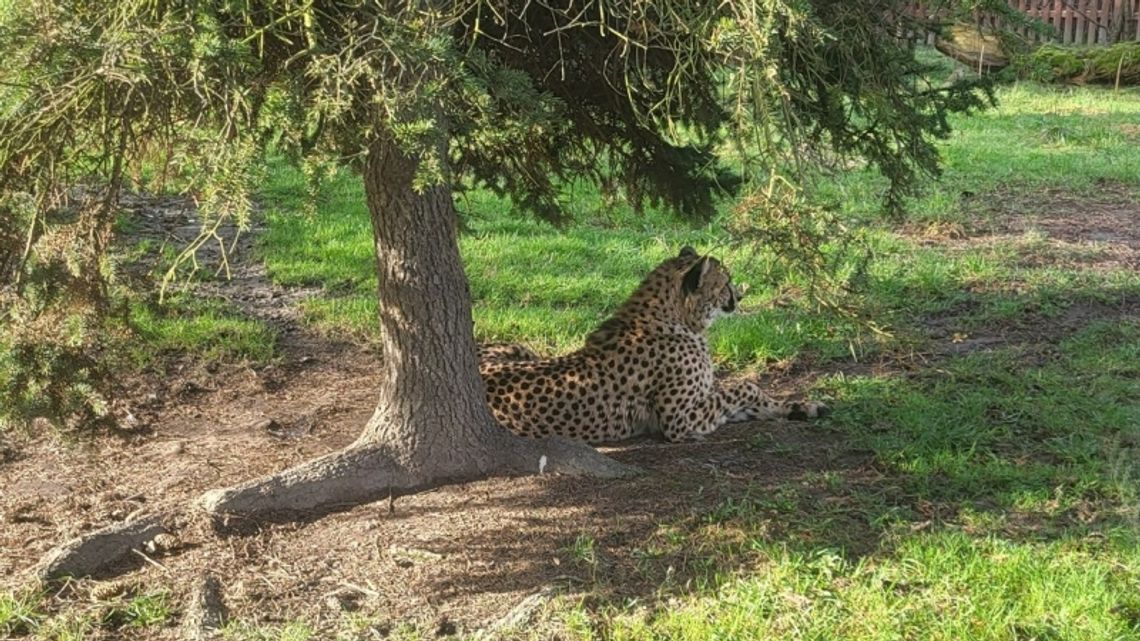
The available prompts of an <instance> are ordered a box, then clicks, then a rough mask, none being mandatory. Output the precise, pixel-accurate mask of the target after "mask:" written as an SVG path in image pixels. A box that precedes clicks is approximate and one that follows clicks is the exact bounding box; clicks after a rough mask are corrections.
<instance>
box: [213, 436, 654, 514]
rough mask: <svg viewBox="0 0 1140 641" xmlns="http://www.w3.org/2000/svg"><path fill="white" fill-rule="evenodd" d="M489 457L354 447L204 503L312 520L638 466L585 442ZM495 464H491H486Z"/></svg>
mask: <svg viewBox="0 0 1140 641" xmlns="http://www.w3.org/2000/svg"><path fill="white" fill-rule="evenodd" d="M504 441H505V442H504V443H502V445H504V447H502V448H501V449H500V450H499V451H497V452H496V453H495V454H494V455H492V456H490V457H480V456H479V455H478V454H475V453H471V454H470V456H469V457H467V458H466V460H460V461H456V460H455V459H454V458H452V459H451V460H449V462H448V463H449V464H448V465H447V466H446V468H444V469H442V470H441V469H433V468H438V466H437V465H436V466H433V465H431V464H430V462H425V463H424V464H416V462H410V463H409V462H404V461H401V460H399V459H398V458H397V457H395V456H393V455H392V454H390V453H389V452H388V451H387V450H385V449H384V448H383V447H378V446H370V445H364V446H356V447H353V448H350V449H347V450H344V451H341V452H334V453H332V454H328V455H326V456H323V457H321V458H318V459H314V460H312V461H309V462H306V463H303V464H301V465H299V466H297V467H293V468H290V469H288V470H284V471H282V472H278V473H276V474H271V475H269V476H266V477H263V478H260V479H254V480H251V481H247V482H244V483H241V484H239V485H235V486H233V487H229V488H225V489H220V490H211V491H209V492H206V493H205V494H203V495H202V498H201V499H200V504H201V506H202V507H203V508H204V509H205V510H206V512H207V513H208V514H209V515H210V516H212V517H213V518H214V519H215V520H219V521H221V522H222V523H223V524H228V521H229V520H230V519H232V518H251V519H257V520H298V519H302V520H303V519H312V518H316V517H319V516H323V515H324V514H327V513H329V512H335V511H340V510H346V509H350V508H352V507H355V506H357V505H361V504H363V503H370V502H372V501H376V500H379V499H384V498H395V497H400V496H407V495H409V494H415V493H417V492H422V491H424V490H430V489H434V488H437V487H442V486H444V485H452V484H455V483H464V482H468V481H474V480H478V479H481V478H487V477H489V476H496V475H508V476H516V475H524V474H540V473H544V472H550V473H556V474H567V475H572V476H590V477H595V478H607V479H613V478H625V477H629V476H632V475H634V474H637V473H638V470H637V468H633V467H630V466H628V465H625V464H623V463H619V462H617V461H615V460H613V459H611V458H609V457H607V456H605V455H602V454H599V453H598V452H597V451H596V450H595V449H594V448H592V447H590V446H589V445H586V444H584V443H579V442H577V441H571V440H569V439H564V438H548V439H542V440H529V439H521V438H517V437H507V438H506V439H504ZM488 461H490V465H488Z"/></svg>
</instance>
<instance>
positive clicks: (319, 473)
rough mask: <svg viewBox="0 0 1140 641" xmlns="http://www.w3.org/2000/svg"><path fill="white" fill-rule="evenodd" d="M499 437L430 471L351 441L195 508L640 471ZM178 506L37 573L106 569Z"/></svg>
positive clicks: (159, 529)
mask: <svg viewBox="0 0 1140 641" xmlns="http://www.w3.org/2000/svg"><path fill="white" fill-rule="evenodd" d="M497 444H498V445H499V447H498V449H496V450H495V454H494V455H493V456H491V457H480V456H478V455H477V454H474V453H472V454H471V456H469V457H467V458H466V459H465V460H461V461H459V464H458V465H457V464H456V463H457V462H456V460H455V459H454V458H452V459H450V460H449V461H448V464H447V466H446V467H444V468H443V469H439V468H440V466H438V465H436V466H435V467H436V469H435V471H428V470H431V469H432V468H431V467H426V466H423V465H421V466H416V465H410V464H408V463H405V462H403V461H400V460H398V459H397V458H396V457H394V456H392V455H391V454H390V453H389V452H387V451H386V450H385V449H384V448H382V447H379V446H356V447H353V448H350V449H347V450H343V451H340V452H333V453H331V454H328V455H325V456H323V457H320V458H317V459H314V460H312V461H308V462H306V463H303V464H301V465H298V466H296V467H293V468H291V469H288V470H284V471H282V472H278V473H276V474H272V475H269V476H266V477H263V478H260V479H254V480H251V481H247V482H244V483H241V484H239V485H235V486H232V487H229V488H225V489H219V490H211V491H209V492H206V493H205V494H203V495H202V496H201V497H200V498H199V499H198V500H197V506H196V507H197V508H200V509H204V510H205V512H206V514H207V515H208V516H209V517H210V518H211V519H212V520H213V522H214V524H215V526H221V527H228V526H231V525H233V523H231V521H233V520H234V519H241V520H250V521H255V520H256V521H264V520H270V521H293V520H311V519H315V518H318V517H320V516H323V515H325V514H328V513H331V512H336V511H341V510H347V509H351V508H353V507H355V506H358V505H361V504H364V503H369V502H372V501H376V500H379V499H384V498H390V497H398V496H406V495H409V494H415V493H416V492H422V491H424V490H429V489H433V488H437V487H441V486H444V485H451V484H454V483H463V482H467V481H473V480H477V479H481V478H487V477H489V476H496V475H504V476H521V475H528V474H540V473H554V474H567V475H572V476H590V477H595V478H604V479H617V478H626V477H629V476H633V475H635V474H638V473H640V470H638V469H637V468H635V467H631V466H628V465H625V464H623V463H619V462H617V461H615V460H613V459H611V458H609V457H607V456H605V455H603V454H599V453H598V452H597V451H596V450H594V448H592V447H590V446H589V445H586V444H584V443H579V442H577V441H571V440H569V439H564V438H557V437H556V438H548V439H542V440H530V439H522V438H517V437H513V436H507V437H505V438H503V439H501V440H499V441H498V443H497ZM488 462H490V465H488ZM416 470H420V471H416ZM179 509H187V508H185V507H182V508H176V509H175V510H172V511H170V512H165V513H155V514H149V515H145V516H142V517H139V518H137V519H133V520H131V521H127V522H124V523H117V524H114V525H109V526H107V527H104V528H102V529H99V530H96V531H94V532H91V533H90V534H86V535H84V536H81V537H79V538H77V539H74V540H72V541H69V542H67V543H65V544H63V545H61V546H59V547H57V548H55V549H53V550H52V551H51V552H49V553H48V554H47V555H46V556H45V557H44V559H43V560H42V561H41V562H40V565H39V566H38V574H39V576H40V577H41V578H42V579H44V580H50V579H55V578H59V577H62V576H87V575H100V574H104V573H106V572H108V571H111V570H113V569H114V567H115V565H116V564H118V563H120V562H121V561H123V560H124V558H126V557H127V556H128V555H130V553H131V551H132V550H136V551H139V550H141V549H142V548H144V547H145V546H146V544H147V543H148V542H150V541H153V540H154V539H155V537H156V536H158V535H159V534H163V533H171V530H172V529H174V526H172V525H169V524H170V523H172V522H173V521H174V520H175V519H174V516H175V515H176V514H178V513H179Z"/></svg>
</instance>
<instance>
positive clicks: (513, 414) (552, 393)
mask: <svg viewBox="0 0 1140 641" xmlns="http://www.w3.org/2000/svg"><path fill="white" fill-rule="evenodd" d="M738 299H739V293H738V292H737V290H736V288H735V287H734V286H733V285H732V281H731V277H730V276H729V273H728V271H727V270H726V269H725V268H724V266H723V265H721V263H720V261H718V260H717V259H715V258H711V257H707V256H699V255H698V254H697V253H696V251H694V250H693V249H692V248H690V247H685V248H684V249H682V250H681V253H680V254H679V255H678V256H676V257H675V258H671V259H669V260H666V261H665V262H663V263H661V264H660V265H658V266H657V268H656V269H654V270H653V271H652V272H651V273H650V274H649V276H647V277H646V278H645V280H644V281H643V282H642V283H641V285H640V286H639V287H638V288H637V290H636V291H635V292H634V293H633V295H632V296H630V298H629V300H627V301H626V302H625V303H624V304H623V305H622V306H621V308H620V309H618V311H617V313H616V314H615V315H614V316H613V318H611V319H609V320H607V321H606V322H604V323H602V325H601V326H600V327H598V329H597V330H595V331H594V332H593V333H592V334H590V335H589V336H588V337H587V339H586V344H585V346H583V347H582V348H581V349H579V350H578V351H576V352H573V353H571V354H568V355H566V356H561V357H558V358H551V359H541V358H538V357H537V356H536V355H535V354H534V352H532V351H530V350H529V349H527V348H525V347H522V346H518V345H492V346H485V347H483V348H481V350H480V358H481V364H480V371H481V373H482V375H483V379H484V381H485V382H486V386H487V402H488V404H489V405H490V406H491V411H492V413H493V414H494V415H495V418H496V419H498V421H499V422H500V423H502V424H503V425H504V426H506V427H507V428H509V429H511V430H513V431H514V432H516V433H518V434H520V435H523V436H534V437H540V436H550V435H560V436H566V437H570V438H575V439H579V440H583V441H587V442H590V443H601V442H606V441H617V440H621V439H625V438H629V437H632V436H636V435H639V434H642V433H645V432H647V431H659V432H661V433H662V434H663V435H664V437H665V438H666V439H668V440H670V441H678V440H685V439H698V438H700V437H702V436H704V435H706V434H709V433H711V432H712V431H713V430H715V429H717V428H718V427H720V426H721V425H723V424H724V423H725V422H727V421H730V420H732V421H735V420H748V419H757V418H769V417H778V416H782V417H788V418H795V419H804V418H811V417H815V416H819V415H822V413H823V412H824V411H825V410H826V408H825V407H824V406H823V405H821V404H819V403H812V402H804V403H784V402H781V401H776V400H773V399H771V398H769V397H768V396H767V395H765V394H764V393H763V392H762V391H761V389H760V386H759V385H758V384H757V383H756V382H754V381H751V380H733V381H723V380H716V379H715V378H714V377H713V364H712V359H711V358H710V356H709V347H708V341H707V339H706V338H705V331H706V330H707V329H708V327H709V325H710V324H712V321H713V320H714V319H715V318H717V317H718V316H720V315H723V314H727V313H731V312H732V311H734V310H735V309H736V305H737V301H738Z"/></svg>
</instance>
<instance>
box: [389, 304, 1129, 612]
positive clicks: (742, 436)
mask: <svg viewBox="0 0 1140 641" xmlns="http://www.w3.org/2000/svg"><path fill="white" fill-rule="evenodd" d="M1101 294H1105V295H1104V296H1101V295H1097V296H1096V297H1095V298H1096V300H1098V301H1100V302H1097V303H1096V304H1092V303H1091V302H1090V303H1089V304H1088V305H1085V306H1083V307H1076V308H1069V309H1063V310H1060V311H1058V312H1056V314H1057V319H1058V320H1057V322H1054V323H1053V324H1052V325H1051V326H1049V328H1048V329H1044V330H1043V329H1026V328H1024V327H1021V326H1020V324H1019V323H1015V324H1011V325H1010V326H1009V327H1004V328H1003V327H999V326H997V325H990V326H988V327H987V328H986V331H987V332H989V333H990V334H987V335H991V334H992V335H993V336H994V337H995V340H992V341H989V340H987V341H977V342H975V343H971V344H969V346H968V347H966V348H957V347H956V348H951V349H946V345H960V342H957V343H956V342H953V340H952V339H950V338H949V337H948V336H947V337H946V340H944V341H937V340H936V341H932V342H931V343H929V344H927V345H926V348H925V349H924V350H920V351H911V352H908V355H907V356H906V357H905V358H904V357H903V356H902V355H894V358H896V360H895V361H892V360H891V358H884V359H882V360H881V361H880V362H879V363H878V364H877V366H876V367H873V368H872V367H867V368H865V369H863V370H862V371H854V372H853V371H852V368H851V367H849V366H848V365H845V364H838V363H837V364H834V367H832V368H831V372H832V373H835V372H840V373H842V375H837V376H832V377H828V376H826V374H828V371H827V370H828V368H827V367H826V365H825V366H824V367H822V368H820V367H818V365H819V364H818V363H817V364H815V366H816V370H815V371H814V372H813V373H812V375H811V378H812V379H815V380H816V382H817V385H818V386H819V388H820V389H821V390H822V391H823V392H826V393H828V394H831V395H832V396H834V397H835V398H836V399H837V403H836V410H837V411H836V412H835V414H833V415H832V416H830V417H829V418H828V419H826V420H824V421H821V422H815V423H792V422H785V421H776V422H770V423H753V424H748V425H740V426H733V427H730V428H726V429H723V430H721V431H720V432H718V433H717V434H716V435H714V437H713V438H711V439H710V440H709V441H707V442H703V443H697V444H677V445H673V444H664V443H657V442H635V443H629V444H624V445H622V446H620V447H615V448H608V449H607V450H606V452H607V453H608V454H609V455H610V456H613V457H614V458H615V459H617V460H619V461H621V462H623V463H627V464H631V465H636V466H638V467H641V468H642V469H644V470H646V472H647V473H646V474H645V475H644V476H642V477H640V478H637V479H633V480H625V481H617V482H598V481H593V480H589V479H580V478H568V477H540V478H536V479H522V480H514V481H510V482H505V481H492V482H488V484H489V485H480V487H479V488H477V489H474V488H473V489H472V493H471V494H469V495H468V496H467V497H465V498H464V499H462V503H461V507H459V508H458V509H462V510H463V512H464V513H465V518H467V519H472V520H473V522H475V523H477V524H478V525H476V526H472V527H469V528H464V529H463V534H462V536H450V535H446V534H445V533H444V532H441V533H440V534H443V535H442V536H433V535H431V534H430V533H425V534H424V537H425V538H424V539H423V545H425V546H427V547H429V548H430V549H431V550H432V552H433V553H435V554H438V555H440V556H441V557H443V558H455V559H459V558H462V559H465V561H464V563H465V564H466V565H465V568H464V570H463V571H458V572H456V571H447V570H443V569H440V571H438V572H436V573H435V574H434V578H432V579H425V582H424V583H423V587H424V589H427V590H429V591H436V592H438V593H440V594H452V595H454V594H473V593H486V592H495V593H527V592H534V591H537V590H540V589H542V588H544V587H545V586H549V585H552V584H553V585H557V586H561V587H563V588H566V589H568V590H572V591H578V590H585V591H586V593H587V594H588V595H589V598H590V599H596V600H600V602H604V603H609V604H621V603H626V602H629V600H631V599H636V600H638V601H639V602H649V603H655V602H658V601H659V600H660V599H661V598H663V597H665V596H667V595H669V594H681V593H686V592H690V591H692V590H695V589H698V588H701V587H708V586H713V585H717V584H718V583H719V582H720V581H722V580H724V579H725V577H729V576H733V575H736V574H738V573H740V572H750V571H753V570H752V568H755V567H757V566H758V565H759V564H761V563H762V562H763V558H764V555H765V554H766V553H767V552H766V551H770V550H772V549H773V548H777V547H778V548H784V549H791V550H798V551H802V552H804V553H806V554H812V553H819V552H823V551H826V552H828V553H834V554H838V555H841V556H844V557H847V558H849V559H851V560H852V561H858V560H860V559H863V558H866V557H876V556H889V555H891V554H892V553H893V551H894V550H895V549H896V546H897V545H898V544H899V542H900V541H902V540H905V539H906V538H907V537H911V536H926V535H936V534H938V533H941V532H946V531H954V532H965V533H967V534H971V535H978V536H994V537H999V538H1002V539H1005V540H1009V541H1013V542H1036V541H1051V540H1058V539H1068V538H1083V537H1086V536H1090V535H1096V534H1098V533H1102V532H1104V531H1107V530H1108V529H1111V528H1113V527H1115V526H1118V525H1121V524H1124V520H1123V519H1126V517H1125V516H1122V515H1121V514H1120V510H1118V509H1117V508H1119V507H1120V506H1121V505H1122V501H1126V500H1127V497H1125V496H1123V495H1122V493H1121V492H1120V491H1118V490H1119V488H1114V486H1113V483H1114V482H1113V481H1112V480H1111V478H1112V477H1113V476H1114V475H1116V476H1117V477H1118V478H1124V479H1126V478H1129V477H1128V474H1130V473H1133V472H1134V469H1135V461H1136V460H1137V459H1138V457H1137V456H1136V454H1137V448H1138V447H1140V428H1138V427H1135V426H1136V425H1140V421H1131V422H1130V421H1129V419H1130V418H1132V419H1135V418H1138V417H1137V412H1136V410H1134V409H1133V410H1129V409H1128V399H1129V398H1132V399H1133V400H1134V399H1135V398H1136V397H1137V394H1140V388H1138V386H1137V384H1136V383H1135V380H1136V379H1137V377H1140V364H1136V363H1133V364H1131V365H1128V364H1127V358H1126V357H1127V354H1128V353H1133V352H1134V351H1135V350H1136V349H1137V345H1138V344H1140V315H1138V314H1137V312H1138V311H1140V297H1137V296H1135V294H1128V293H1122V292H1101ZM1118 294H1119V296H1118ZM1114 297H1115V298H1114ZM1091 300H1092V299H1090V301H1091ZM1104 300H1115V301H1116V302H1115V303H1112V304H1109V303H1104V302H1103V301H1104ZM979 304H980V305H982V306H983V307H984V306H985V305H987V304H988V301H980V302H979ZM963 310H964V313H973V311H974V310H975V307H974V306H967V307H965V308H963ZM942 320H943V321H945V322H944V323H943V324H944V325H946V326H950V327H952V326H953V325H954V320H953V319H952V318H949V317H943V319H942ZM1022 320H1023V319H1022ZM925 322H926V321H925V320H922V319H919V322H918V326H919V327H922V326H923V325H924V323H925ZM979 333H980V332H979ZM1113 350H1117V351H1119V352H1120V362H1119V363H1117V364H1115V365H1107V364H1106V363H1116V361H1112V358H1113V356H1112V354H1113V353H1114V352H1113ZM1129 350H1132V352H1129ZM1089 354H1103V355H1104V359H1108V360H1102V361H1100V363H1099V364H1098V362H1094V361H1092V360H1089ZM907 359H911V360H907ZM1102 366H1103V367H1110V368H1111V367H1115V368H1117V369H1115V370H1112V372H1110V373H1109V374H1106V378H1096V376H1097V375H1098V368H1099V367H1102ZM1120 368H1124V369H1120ZM1113 376H1117V377H1118V378H1113ZM1069 377H1079V378H1081V379H1082V386H1083V388H1082V392H1080V393H1075V392H1076V390H1075V389H1072V388H1071V387H1067V386H1068V385H1069V383H1068V381H1069V380H1070V379H1069ZM776 379H777V380H778V381H779V383H778V384H777V385H778V386H779V385H786V384H787V383H788V382H790V381H794V382H795V383H796V384H797V385H799V384H802V383H803V382H804V380H805V379H804V377H803V376H801V375H798V374H797V373H796V372H788V371H785V372H782V373H781V375H780V376H778V377H776ZM1129 425H1132V426H1133V427H1129ZM1129 461H1132V463H1129ZM1122 466H1123V467H1125V468H1128V469H1122ZM1130 470H1131V471H1130ZM1125 482H1126V481H1125ZM453 500H454V496H453V497H451V498H450V499H439V500H429V501H426V502H421V501H420V500H418V499H417V498H415V497H410V498H408V499H402V500H401V501H400V502H398V503H397V506H396V513H395V514H393V515H392V516H391V517H388V519H390V522H392V523H398V522H401V521H406V522H407V523H414V522H420V521H421V520H422V519H424V518H425V517H426V515H428V514H430V513H432V512H434V511H438V510H439V509H441V507H444V506H445V505H446V504H452V505H455V504H454V502H453ZM388 519H386V520H388ZM447 531H451V530H450V529H448V530H447ZM421 578H423V577H421Z"/></svg>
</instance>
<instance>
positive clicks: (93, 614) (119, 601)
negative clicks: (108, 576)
mask: <svg viewBox="0 0 1140 641" xmlns="http://www.w3.org/2000/svg"><path fill="white" fill-rule="evenodd" d="M49 601H50V599H49V597H48V596H47V595H45V594H43V593H41V592H25V593H23V594H0V638H2V639H9V638H28V639H35V640H36V641H84V640H86V639H92V638H105V636H104V635H105V634H106V633H109V632H114V631H118V632H119V633H120V634H123V635H125V636H123V638H141V637H140V635H143V636H145V635H146V634H147V633H148V631H154V630H156V629H158V628H162V627H164V626H166V625H167V624H168V623H170V622H171V621H172V620H173V617H174V608H173V605H172V603H171V597H170V593H169V592H167V591H165V590H150V591H143V592H140V593H138V594H133V595H127V596H119V597H111V598H109V599H107V600H103V601H98V600H96V601H94V602H92V603H91V604H89V605H88V606H87V607H85V608H76V609H74V610H69V611H67V612H63V613H56V612H52V611H51V610H50V605H49Z"/></svg>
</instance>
